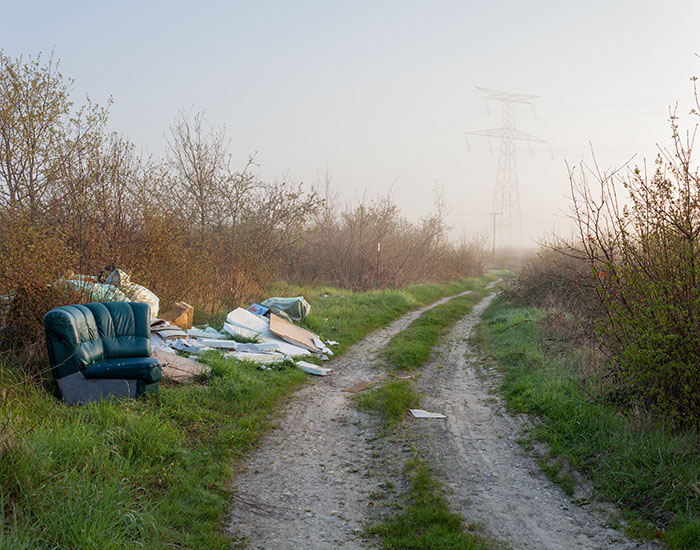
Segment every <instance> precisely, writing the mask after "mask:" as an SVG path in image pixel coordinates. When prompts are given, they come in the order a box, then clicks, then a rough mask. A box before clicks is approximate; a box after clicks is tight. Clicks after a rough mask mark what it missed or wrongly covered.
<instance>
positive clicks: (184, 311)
mask: <svg viewBox="0 0 700 550" xmlns="http://www.w3.org/2000/svg"><path fill="white" fill-rule="evenodd" d="M193 317H194V308H193V307H192V306H191V305H190V304H188V303H186V302H177V303H176V304H175V305H174V306H173V307H171V308H170V309H169V310H168V311H166V312H165V313H161V315H160V318H161V319H163V320H165V321H168V322H169V323H172V324H173V325H177V326H178V327H180V328H184V329H188V328H192V319H193Z"/></svg>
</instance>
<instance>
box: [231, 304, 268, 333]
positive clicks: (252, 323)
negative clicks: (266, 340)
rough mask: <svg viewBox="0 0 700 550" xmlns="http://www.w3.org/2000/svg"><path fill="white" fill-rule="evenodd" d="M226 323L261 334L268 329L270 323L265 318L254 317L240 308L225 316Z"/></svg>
mask: <svg viewBox="0 0 700 550" xmlns="http://www.w3.org/2000/svg"><path fill="white" fill-rule="evenodd" d="M226 322H227V323H229V324H230V325H236V326H239V327H243V328H247V329H249V330H252V331H254V332H258V333H261V334H262V333H264V332H265V331H267V330H269V329H270V321H269V319H267V317H261V316H260V315H255V314H254V313H251V312H250V311H247V310H245V309H243V308H241V307H239V308H238V309H234V310H233V311H231V312H230V313H229V314H228V315H227V316H226Z"/></svg>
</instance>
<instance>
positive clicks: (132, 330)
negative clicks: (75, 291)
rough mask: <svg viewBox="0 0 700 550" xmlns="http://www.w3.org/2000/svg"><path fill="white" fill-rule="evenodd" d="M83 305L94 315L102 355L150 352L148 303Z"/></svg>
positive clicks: (127, 355)
mask: <svg viewBox="0 0 700 550" xmlns="http://www.w3.org/2000/svg"><path fill="white" fill-rule="evenodd" d="M85 307H87V308H89V309H90V311H91V312H92V314H93V316H94V318H95V324H96V326H97V329H98V332H99V337H100V339H101V340H102V342H103V345H104V356H105V358H106V359H112V358H118V357H144V356H149V355H151V340H150V326H149V323H148V320H149V317H148V315H149V309H148V304H142V303H134V302H126V303H125V302H105V303H94V304H86V306H85Z"/></svg>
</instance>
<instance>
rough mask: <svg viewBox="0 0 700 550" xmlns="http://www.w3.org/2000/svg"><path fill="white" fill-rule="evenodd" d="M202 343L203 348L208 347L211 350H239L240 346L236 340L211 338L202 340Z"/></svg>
mask: <svg viewBox="0 0 700 550" xmlns="http://www.w3.org/2000/svg"><path fill="white" fill-rule="evenodd" d="M201 342H202V345H203V346H207V347H210V348H217V349H232V350H237V349H238V345H239V344H238V343H237V342H236V341H234V340H213V339H211V338H202V339H201Z"/></svg>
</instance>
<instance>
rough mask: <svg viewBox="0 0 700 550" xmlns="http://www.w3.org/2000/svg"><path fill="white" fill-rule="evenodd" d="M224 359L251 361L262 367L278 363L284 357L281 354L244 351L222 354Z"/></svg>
mask: <svg viewBox="0 0 700 550" xmlns="http://www.w3.org/2000/svg"><path fill="white" fill-rule="evenodd" d="M224 357H234V358H236V359H238V360H240V361H253V362H254V363H260V364H262V365H269V364H270V363H279V362H280V361H283V360H284V355H282V354H281V353H274V352H272V353H247V352H244V351H230V352H228V353H224Z"/></svg>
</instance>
